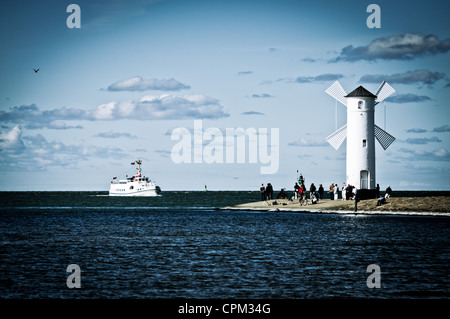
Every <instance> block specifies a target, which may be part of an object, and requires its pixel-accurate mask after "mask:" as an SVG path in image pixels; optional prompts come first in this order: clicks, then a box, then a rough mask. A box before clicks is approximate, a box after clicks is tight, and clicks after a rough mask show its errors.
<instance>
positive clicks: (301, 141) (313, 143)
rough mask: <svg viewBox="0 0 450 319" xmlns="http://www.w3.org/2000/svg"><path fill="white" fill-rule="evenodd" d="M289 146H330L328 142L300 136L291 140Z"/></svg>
mask: <svg viewBox="0 0 450 319" xmlns="http://www.w3.org/2000/svg"><path fill="white" fill-rule="evenodd" d="M288 145H289V146H328V143H327V142H325V141H323V142H316V141H313V140H307V139H305V138H303V137H302V138H300V139H298V140H297V141H294V142H291V143H289V144H288Z"/></svg>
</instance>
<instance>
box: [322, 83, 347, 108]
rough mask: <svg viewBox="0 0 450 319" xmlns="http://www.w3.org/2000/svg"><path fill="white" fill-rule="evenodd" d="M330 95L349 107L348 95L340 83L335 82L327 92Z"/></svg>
mask: <svg viewBox="0 0 450 319" xmlns="http://www.w3.org/2000/svg"><path fill="white" fill-rule="evenodd" d="M325 92H327V93H328V94H329V95H331V96H332V97H334V98H335V99H336V100H338V101H339V102H341V103H342V104H344V105H345V106H347V98H346V97H345V96H346V95H347V93H345V91H344V89H343V88H342V86H341V84H340V83H339V81H336V82H334V83H333V84H331V86H330V87H329V88H328V89H326V90H325Z"/></svg>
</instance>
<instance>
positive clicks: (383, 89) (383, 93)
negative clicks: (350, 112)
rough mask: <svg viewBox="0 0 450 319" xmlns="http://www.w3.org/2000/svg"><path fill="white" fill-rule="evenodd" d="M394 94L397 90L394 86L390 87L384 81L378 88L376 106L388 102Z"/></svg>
mask: <svg viewBox="0 0 450 319" xmlns="http://www.w3.org/2000/svg"><path fill="white" fill-rule="evenodd" d="M394 93H395V90H394V89H393V88H392V86H390V85H389V84H388V83H387V82H386V81H383V82H382V83H381V85H380V87H379V88H378V91H377V93H375V95H376V96H377V98H376V99H375V105H377V104H378V103H380V102H382V101H384V100H386V99H387V98H388V97H390V96H391V95H392V94H394Z"/></svg>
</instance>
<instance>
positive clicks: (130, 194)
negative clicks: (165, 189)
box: [109, 186, 161, 197]
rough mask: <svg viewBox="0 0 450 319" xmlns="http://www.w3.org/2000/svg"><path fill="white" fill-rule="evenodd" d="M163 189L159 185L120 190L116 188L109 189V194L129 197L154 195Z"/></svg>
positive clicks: (157, 194)
mask: <svg viewBox="0 0 450 319" xmlns="http://www.w3.org/2000/svg"><path fill="white" fill-rule="evenodd" d="M159 193H161V189H160V188H159V186H155V187H149V188H146V189H141V190H128V191H119V190H115V189H110V190H109V196H128V197H154V196H159Z"/></svg>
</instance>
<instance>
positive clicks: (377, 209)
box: [221, 196, 450, 217]
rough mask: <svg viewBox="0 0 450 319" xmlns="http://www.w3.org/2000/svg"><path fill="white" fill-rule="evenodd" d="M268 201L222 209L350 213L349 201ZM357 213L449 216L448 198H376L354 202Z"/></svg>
mask: <svg viewBox="0 0 450 319" xmlns="http://www.w3.org/2000/svg"><path fill="white" fill-rule="evenodd" d="M274 201H275V200H272V201H259V202H252V203H245V204H240V205H236V206H229V207H222V208H221V209H228V210H230V209H231V210H254V211H290V212H315V213H341V214H348V213H352V214H353V213H354V207H355V203H354V202H353V201H343V200H341V199H339V200H337V201H335V200H330V199H322V200H320V201H319V203H317V204H308V205H300V204H299V202H298V200H294V201H288V200H287V199H281V200H276V202H277V204H274ZM357 213H358V214H387V215H390V214H391V215H428V216H448V217H450V196H433V197H398V198H396V197H393V198H390V199H388V200H387V201H386V204H384V205H381V206H377V200H376V199H367V200H362V201H360V202H359V203H358V210H357Z"/></svg>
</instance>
